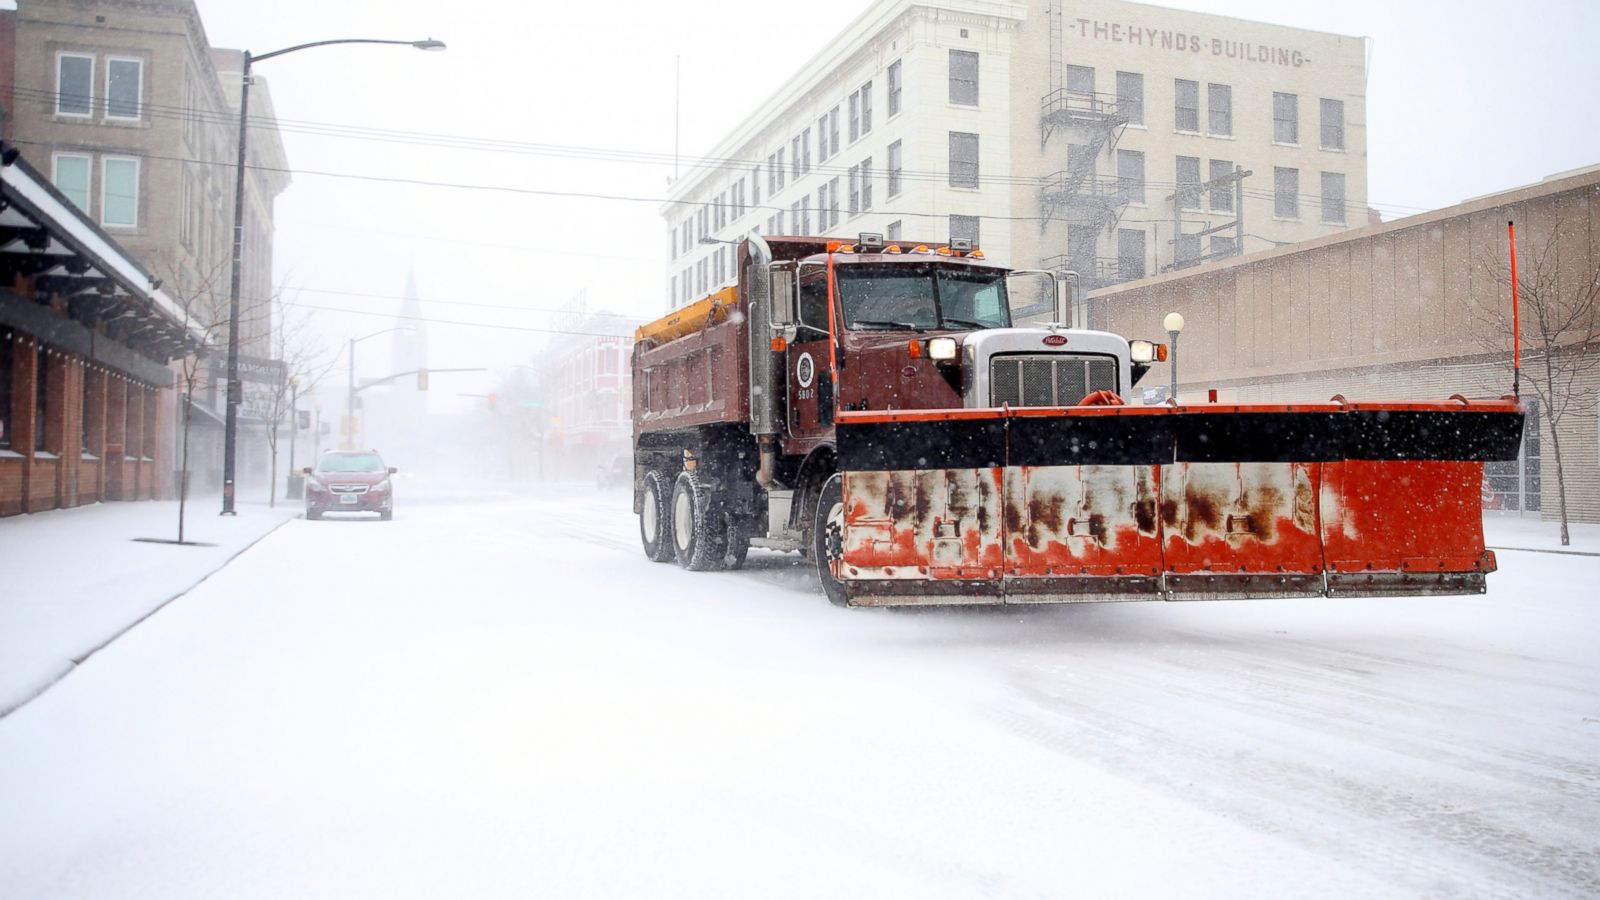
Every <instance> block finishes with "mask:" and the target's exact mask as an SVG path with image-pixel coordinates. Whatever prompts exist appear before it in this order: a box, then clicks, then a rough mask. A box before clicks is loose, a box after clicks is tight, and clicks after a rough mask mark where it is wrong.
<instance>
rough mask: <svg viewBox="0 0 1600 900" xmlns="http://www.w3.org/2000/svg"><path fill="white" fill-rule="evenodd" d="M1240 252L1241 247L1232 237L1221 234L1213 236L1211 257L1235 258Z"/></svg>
mask: <svg viewBox="0 0 1600 900" xmlns="http://www.w3.org/2000/svg"><path fill="white" fill-rule="evenodd" d="M1238 252H1239V245H1238V244H1237V243H1236V242H1235V241H1234V239H1233V238H1231V237H1226V236H1224V235H1220V234H1213V235H1212V236H1211V255H1212V256H1214V257H1221V256H1233V255H1235V254H1237V253H1238Z"/></svg>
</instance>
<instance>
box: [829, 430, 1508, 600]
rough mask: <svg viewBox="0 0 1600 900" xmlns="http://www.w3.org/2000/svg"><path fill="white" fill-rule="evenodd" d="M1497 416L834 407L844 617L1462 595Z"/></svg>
mask: <svg viewBox="0 0 1600 900" xmlns="http://www.w3.org/2000/svg"><path fill="white" fill-rule="evenodd" d="M1521 430H1522V412H1521V410H1520V408H1519V407H1518V406H1517V405H1516V404H1515V403H1514V402H1513V401H1510V400H1502V401H1466V400H1462V399H1460V398H1456V399H1454V400H1452V401H1449V402H1447V403H1435V404H1348V403H1345V402H1344V401H1342V400H1339V399H1338V398H1336V400H1335V401H1334V402H1330V403H1325V404H1296V405H1292V406H1286V405H1266V404H1255V405H1228V406H1223V405H1215V404H1208V405H1200V406H1160V407H1060V408H1027V409H1017V410H1012V409H1007V408H1002V409H975V410H920V411H906V412H846V413H841V414H840V416H839V422H838V429H837V440H838V449H839V460H840V467H841V470H842V471H843V473H844V478H843V495H844V500H845V526H844V536H843V543H844V547H843V563H844V567H843V576H844V583H845V588H846V593H847V595H848V597H849V598H850V601H851V603H853V604H857V605H909V604H1000V603H1018V604H1023V603H1068V602H1083V601H1104V600H1140V599H1150V600H1155V599H1236V598H1249V597H1286V596H1315V595H1324V594H1325V595H1328V596H1345V595H1351V594H1419V593H1452V594H1459V593H1475V592H1479V591H1481V590H1483V585H1484V578H1483V576H1484V575H1485V574H1486V573H1487V572H1490V571H1493V570H1494V556H1493V554H1492V553H1489V552H1488V551H1487V550H1485V549H1484V547H1483V535H1482V521H1481V509H1480V500H1479V497H1480V494H1479V484H1480V482H1481V479H1482V463H1483V461H1485V460H1490V459H1506V458H1515V455H1516V451H1517V447H1518V444H1519V442H1520V437H1521Z"/></svg>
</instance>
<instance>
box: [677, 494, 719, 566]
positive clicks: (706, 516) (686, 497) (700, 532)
mask: <svg viewBox="0 0 1600 900" xmlns="http://www.w3.org/2000/svg"><path fill="white" fill-rule="evenodd" d="M720 507H721V504H720V503H718V502H717V499H716V497H715V496H713V492H712V490H711V486H710V485H708V484H706V480H705V479H704V478H702V477H701V475H700V473H699V472H679V473H678V481H677V483H676V484H674V485H673V487H672V516H671V521H672V547H673V550H674V552H675V553H676V555H677V558H678V565H680V566H682V567H684V568H685V569H688V570H690V571H691V572H709V571H714V570H716V569H721V568H723V567H724V566H725V565H726V564H727V562H726V559H725V557H726V556H727V553H728V523H727V521H726V519H725V518H724V516H723V515H722V510H721V508H720Z"/></svg>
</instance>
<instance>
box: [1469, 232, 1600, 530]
mask: <svg viewBox="0 0 1600 900" xmlns="http://www.w3.org/2000/svg"><path fill="white" fill-rule="evenodd" d="M1523 235H1524V237H1525V243H1524V249H1523V250H1522V251H1521V252H1519V253H1518V254H1517V277H1516V286H1517V294H1518V297H1519V300H1520V305H1521V320H1522V335H1523V337H1522V345H1523V347H1524V348H1525V351H1524V352H1523V354H1522V360H1523V363H1524V367H1523V373H1524V375H1525V378H1524V380H1525V381H1526V383H1527V385H1528V387H1529V388H1531V389H1532V391H1533V394H1534V396H1535V397H1536V398H1537V399H1538V401H1539V407H1540V410H1541V411H1542V413H1543V418H1544V421H1546V422H1548V423H1550V446H1551V450H1552V451H1553V452H1552V455H1553V456H1554V458H1555V464H1556V496H1557V499H1558V502H1559V506H1560V512H1561V544H1562V546H1566V545H1567V544H1569V543H1571V537H1570V535H1569V534H1568V528H1567V473H1566V465H1565V460H1564V459H1563V458H1562V450H1561V426H1562V423H1563V422H1565V421H1566V420H1567V419H1568V418H1569V417H1571V416H1585V415H1590V414H1592V412H1591V408H1590V405H1588V404H1582V403H1575V402H1574V401H1576V400H1577V399H1579V394H1580V389H1579V387H1578V386H1579V385H1580V384H1581V383H1582V382H1583V379H1584V377H1585V376H1587V375H1588V374H1589V373H1590V372H1592V371H1594V369H1595V368H1596V367H1597V366H1600V259H1596V258H1595V257H1594V255H1593V251H1592V249H1590V250H1588V252H1587V253H1586V254H1585V255H1584V256H1583V257H1580V258H1577V259H1573V258H1563V256H1562V250H1563V246H1562V238H1563V233H1562V221H1561V216H1560V215H1559V214H1557V215H1554V216H1553V217H1552V218H1551V220H1550V221H1549V227H1548V230H1545V231H1544V232H1543V233H1542V234H1536V235H1535V234H1533V233H1530V232H1523ZM1529 237H1531V238H1533V239H1532V240H1527V239H1526V238H1529ZM1569 256H1570V254H1569ZM1487 265H1488V267H1489V268H1490V269H1491V273H1492V274H1493V275H1494V277H1495V278H1497V279H1498V280H1499V282H1500V283H1501V284H1503V285H1505V292H1506V295H1507V298H1508V301H1509V296H1510V293H1511V280H1512V279H1511V266H1510V260H1509V257H1508V258H1505V259H1499V260H1496V261H1495V262H1493V263H1489V264H1487ZM1511 333H1512V311H1511V306H1510V303H1509V302H1507V303H1503V304H1495V305H1494V306H1493V307H1492V308H1489V309H1480V310H1479V328H1478V336H1479V340H1480V343H1482V344H1483V345H1484V346H1485V347H1486V348H1487V349H1490V350H1494V351H1500V352H1504V351H1505V349H1506V347H1507V346H1508V345H1509V343H1510V336H1511Z"/></svg>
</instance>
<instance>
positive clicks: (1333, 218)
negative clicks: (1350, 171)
mask: <svg viewBox="0 0 1600 900" xmlns="http://www.w3.org/2000/svg"><path fill="white" fill-rule="evenodd" d="M1322 221H1324V222H1327V223H1329V224H1333V225H1343V224H1344V221H1345V219H1344V175H1343V174H1342V173H1339V172H1323V173H1322Z"/></svg>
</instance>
